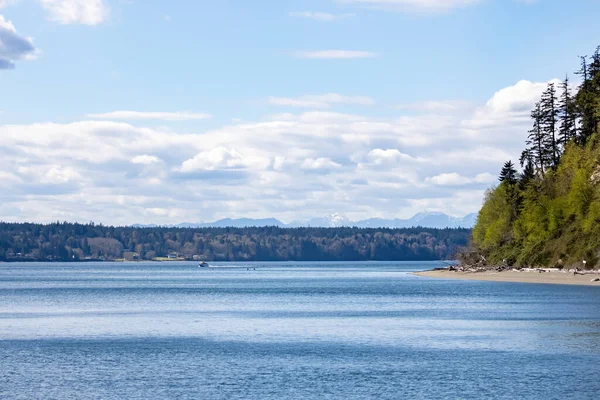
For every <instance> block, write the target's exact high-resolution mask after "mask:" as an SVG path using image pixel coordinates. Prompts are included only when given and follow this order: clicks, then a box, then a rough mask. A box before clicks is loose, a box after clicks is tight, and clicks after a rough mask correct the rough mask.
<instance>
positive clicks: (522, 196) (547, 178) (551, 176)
mask: <svg viewBox="0 0 600 400" xmlns="http://www.w3.org/2000/svg"><path fill="white" fill-rule="evenodd" d="M576 74H577V75H579V76H580V78H581V83H580V84H579V85H578V87H576V88H572V86H571V84H570V80H569V77H568V75H567V76H566V78H565V79H564V81H563V82H562V83H561V84H560V85H558V88H557V87H556V85H555V84H554V83H550V84H548V86H547V88H546V90H545V91H544V92H543V93H542V95H541V98H540V100H539V101H538V102H537V103H536V104H535V107H534V108H533V110H532V111H531V120H532V128H531V130H530V131H529V132H528V137H527V140H526V148H525V149H524V150H523V152H522V154H521V157H520V165H521V171H520V172H518V171H517V168H516V166H515V164H514V163H513V162H512V161H507V162H506V163H505V164H504V167H503V168H502V170H501V172H500V176H499V182H500V184H499V185H498V186H497V187H495V188H493V189H491V190H489V191H488V193H487V195H486V201H485V203H484V206H483V208H482V210H481V212H480V214H479V217H478V221H477V224H476V226H475V228H474V230H473V244H474V247H475V249H474V250H475V252H474V253H478V254H479V255H483V256H484V258H486V259H489V260H490V261H492V262H501V261H502V262H509V263H513V264H518V265H536V264H537V265H549V264H552V265H557V266H563V265H566V264H571V265H572V264H577V263H581V262H582V261H583V260H584V259H586V261H588V262H587V265H588V266H592V265H595V264H596V263H597V262H598V259H599V254H598V249H600V228H599V226H600V190H599V187H598V184H599V183H600V167H599V165H600V143H599V137H598V129H599V127H600V46H599V47H598V48H597V49H596V51H595V52H594V53H593V55H592V56H591V57H587V56H583V57H580V67H579V69H578V71H577V72H576ZM472 253H473V252H472Z"/></svg>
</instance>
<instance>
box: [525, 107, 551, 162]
mask: <svg viewBox="0 0 600 400" xmlns="http://www.w3.org/2000/svg"><path fill="white" fill-rule="evenodd" d="M531 119H532V120H533V128H532V129H531V130H530V131H529V136H528V137H527V145H528V146H529V147H528V148H527V150H526V151H527V152H528V153H529V154H530V155H531V159H532V160H533V163H534V165H535V167H536V169H537V170H538V171H540V172H541V173H542V174H543V173H544V171H545V170H546V166H547V165H548V153H547V149H546V147H545V146H544V142H545V141H544V132H543V130H542V124H543V121H542V120H543V114H542V106H541V103H539V102H538V103H536V104H535V108H534V109H533V110H532V111H531Z"/></svg>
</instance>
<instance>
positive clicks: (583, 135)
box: [575, 56, 600, 145]
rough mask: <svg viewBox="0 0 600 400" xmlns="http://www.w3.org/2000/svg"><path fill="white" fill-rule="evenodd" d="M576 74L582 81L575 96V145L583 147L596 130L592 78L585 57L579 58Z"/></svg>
mask: <svg viewBox="0 0 600 400" xmlns="http://www.w3.org/2000/svg"><path fill="white" fill-rule="evenodd" d="M576 74H577V75H579V76H581V79H582V82H581V85H580V86H579V91H578V92H577V95H576V96H575V104H576V106H577V116H578V118H579V121H580V122H579V126H580V128H579V132H578V133H579V134H578V135H577V143H579V144H581V145H583V144H585V142H586V141H587V139H588V138H589V137H590V136H592V135H593V134H594V132H595V130H596V115H595V110H594V106H593V103H594V97H595V96H594V93H593V90H592V89H593V87H592V79H591V78H592V76H591V74H590V68H589V67H588V60H587V57H586V56H581V68H580V69H579V71H577V72H576ZM596 75H598V74H596ZM598 76H600V75H598Z"/></svg>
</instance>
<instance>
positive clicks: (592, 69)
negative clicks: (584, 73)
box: [588, 46, 600, 84]
mask: <svg viewBox="0 0 600 400" xmlns="http://www.w3.org/2000/svg"><path fill="white" fill-rule="evenodd" d="M598 76H600V46H598V47H596V51H595V52H594V55H593V56H592V62H591V63H590V65H589V66H588V78H589V81H590V82H592V84H594V83H597V82H594V80H596V78H597V77H598Z"/></svg>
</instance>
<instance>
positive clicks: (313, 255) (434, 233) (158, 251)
mask: <svg viewBox="0 0 600 400" xmlns="http://www.w3.org/2000/svg"><path fill="white" fill-rule="evenodd" d="M470 234H471V231H470V230H469V229H429V228H405V229H362V228H277V227H248V228H200V229H194V228H167V227H153V228H136V227H112V226H103V225H96V224H93V223H90V224H74V223H66V222H65V223H60V222H56V223H52V224H46V225H42V224H33V223H2V222H0V261H114V260H132V261H133V260H165V259H174V260H204V261H366V260H374V261H425V260H441V259H449V258H452V257H453V256H454V255H455V254H456V253H457V251H459V250H460V249H461V248H463V247H464V246H466V245H467V244H468V241H469V237H470Z"/></svg>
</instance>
